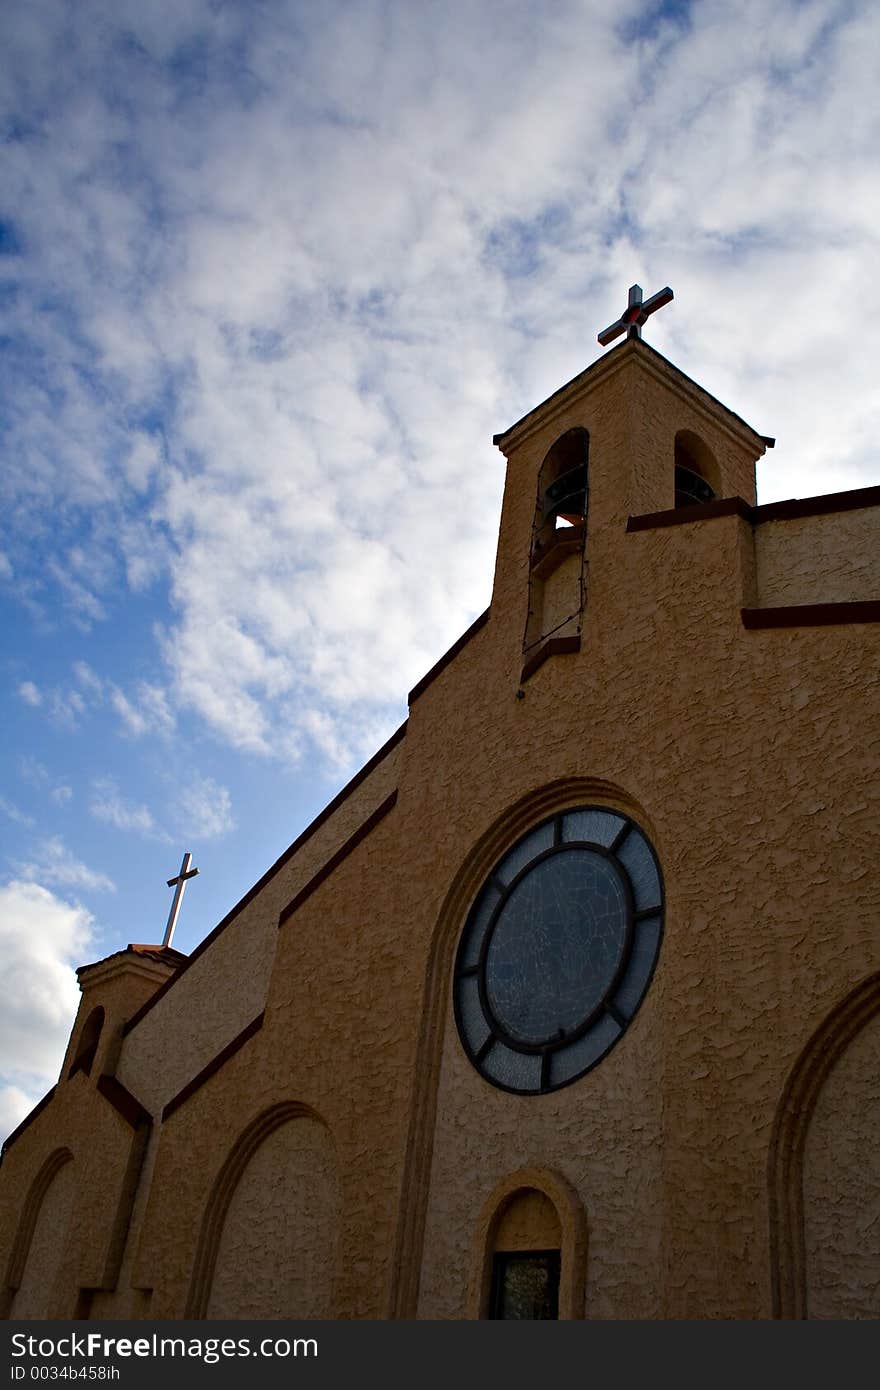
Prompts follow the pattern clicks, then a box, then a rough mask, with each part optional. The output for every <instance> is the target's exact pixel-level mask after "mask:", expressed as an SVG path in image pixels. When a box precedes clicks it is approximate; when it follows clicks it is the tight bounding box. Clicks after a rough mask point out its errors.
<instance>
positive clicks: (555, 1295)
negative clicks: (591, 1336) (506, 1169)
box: [469, 1167, 587, 1320]
mask: <svg viewBox="0 0 880 1390" xmlns="http://www.w3.org/2000/svg"><path fill="white" fill-rule="evenodd" d="M473 1260H474V1264H473V1266H472V1269H473V1274H472V1279H471V1290H470V1296H469V1307H470V1316H471V1317H474V1318H499V1319H500V1318H503V1319H505V1320H507V1319H514V1318H517V1319H541V1320H544V1319H551V1318H560V1319H565V1320H569V1319H579V1318H582V1317H583V1316H584V1286H585V1281H586V1272H587V1223H586V1217H585V1214H584V1209H583V1206H582V1205H581V1201H580V1198H579V1197H578V1194H577V1192H576V1191H575V1189H574V1188H573V1187H572V1186H571V1184H570V1183H569V1182H568V1180H567V1179H566V1178H564V1177H563V1176H562V1174H561V1173H556V1172H554V1171H553V1170H552V1169H549V1168H543V1167H529V1168H520V1169H519V1170H518V1171H517V1172H515V1173H509V1174H508V1176H507V1177H505V1178H503V1179H502V1180H501V1182H499V1183H498V1185H497V1186H496V1187H495V1189H494V1191H493V1192H492V1193H491V1194H490V1195H489V1196H488V1197H487V1199H486V1201H485V1202H484V1204H483V1209H482V1211H481V1213H480V1219H479V1221H478V1223H477V1227H476V1230H475V1232H474V1245H473Z"/></svg>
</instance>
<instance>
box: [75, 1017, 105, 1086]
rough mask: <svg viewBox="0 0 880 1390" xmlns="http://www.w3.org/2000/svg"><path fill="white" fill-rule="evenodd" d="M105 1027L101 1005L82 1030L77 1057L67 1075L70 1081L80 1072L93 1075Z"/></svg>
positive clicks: (77, 1047)
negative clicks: (93, 1065) (93, 1066)
mask: <svg viewBox="0 0 880 1390" xmlns="http://www.w3.org/2000/svg"><path fill="white" fill-rule="evenodd" d="M103 1027H104V1010H103V1008H102V1007H101V1005H100V1004H99V1005H98V1006H97V1008H95V1009H92V1011H91V1013H90V1014H89V1016H88V1018H87V1019H86V1021H85V1023H84V1024H83V1026H82V1029H81V1030H80V1035H79V1040H78V1042H77V1045H76V1056H75V1057H74V1059H73V1062H72V1064H71V1067H70V1071H69V1072H68V1073H67V1079H68V1081H69V1080H70V1079H71V1077H73V1076H76V1073H77V1072H78V1071H81V1072H83V1073H84V1074H85V1075H86V1076H89V1075H90V1074H91V1070H92V1064H93V1062H94V1060H95V1056H96V1054H97V1051H98V1043H99V1042H100V1041H101V1032H102V1030H103Z"/></svg>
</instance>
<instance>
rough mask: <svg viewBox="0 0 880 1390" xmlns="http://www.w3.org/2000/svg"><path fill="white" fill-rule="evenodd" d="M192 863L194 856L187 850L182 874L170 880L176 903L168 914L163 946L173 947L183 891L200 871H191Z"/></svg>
mask: <svg viewBox="0 0 880 1390" xmlns="http://www.w3.org/2000/svg"><path fill="white" fill-rule="evenodd" d="M191 863H192V855H191V854H190V852H189V850H187V852H186V854H185V855H184V856H183V859H182V861H181V865H180V873H179V874H178V875H177V878H169V879H168V887H169V888H173V889H174V890H175V891H174V901H173V902H172V904H171V911H170V912H169V914H168V925H167V927H166V928H165V940H164V941H163V942H162V945H163V946H170V945H171V938H172V936H173V935H174V928H175V927H176V926H177V914H178V913H179V912H180V903H181V899H182V898H183V890H184V888H185V887H186V881H187V879H188V878H195V876H196V874H197V873H198V869H191V868H190V867H189V866H190V864H191Z"/></svg>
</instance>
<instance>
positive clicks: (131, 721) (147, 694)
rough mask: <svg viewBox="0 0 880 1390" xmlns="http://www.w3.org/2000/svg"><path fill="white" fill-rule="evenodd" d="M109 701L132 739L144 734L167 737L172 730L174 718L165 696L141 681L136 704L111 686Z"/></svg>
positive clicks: (115, 687) (155, 686)
mask: <svg viewBox="0 0 880 1390" xmlns="http://www.w3.org/2000/svg"><path fill="white" fill-rule="evenodd" d="M109 698H110V704H111V706H112V707H113V709H114V710H115V711H116V713H117V714H118V715H119V718H120V719H121V720H122V724H123V727H124V728H125V730H126V732H127V733H129V734H132V735H133V736H134V737H135V738H140V737H141V736H142V735H143V734H146V733H158V734H165V735H167V734H170V733H171V732H172V731H173V729H174V724H175V719H174V715H173V714H172V712H171V708H170V706H169V703H168V696H167V694H166V693H165V691H164V690H163V689H162V688H161V686H158V685H151V684H150V683H149V682H148V681H140V682H139V684H138V687H137V695H136V697H135V700H136V703H135V702H133V701H132V700H130V699H129V698H128V696H127V695H126V694H125V692H124V691H122V690H120V688H119V686H117V685H114V686H111V688H110V697H109Z"/></svg>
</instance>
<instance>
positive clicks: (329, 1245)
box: [207, 1115, 339, 1318]
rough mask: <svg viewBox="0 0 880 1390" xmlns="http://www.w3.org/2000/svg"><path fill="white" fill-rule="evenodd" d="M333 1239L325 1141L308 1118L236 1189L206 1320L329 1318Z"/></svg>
mask: <svg viewBox="0 0 880 1390" xmlns="http://www.w3.org/2000/svg"><path fill="white" fill-rule="evenodd" d="M338 1233H339V1175H338V1173H337V1171H336V1155H335V1152H334V1150H333V1144H332V1141H331V1139H330V1136H329V1134H328V1132H327V1130H326V1128H325V1127H324V1125H322V1124H321V1123H320V1122H319V1121H318V1120H316V1119H313V1118H311V1117H310V1116H306V1115H304V1116H300V1117H298V1118H297V1119H293V1120H288V1121H287V1123H286V1124H283V1125H281V1126H279V1128H278V1129H276V1130H274V1131H273V1133H272V1134H271V1135H269V1137H268V1138H267V1139H266V1140H265V1142H264V1143H263V1144H262V1145H261V1146H260V1148H259V1149H258V1150H257V1152H256V1153H255V1154H254V1156H253V1158H252V1159H251V1161H250V1163H249V1164H248V1166H247V1168H246V1169H245V1171H244V1173H243V1174H242V1177H241V1179H240V1181H239V1182H238V1185H237V1187H236V1189H235V1192H234V1194H233V1197H232V1201H231V1203H230V1206H229V1209H228V1211H227V1213H226V1219H225V1221H224V1224H223V1234H222V1237H221V1240H220V1248H219V1251H218V1254H217V1263H216V1266H215V1270H214V1276H213V1280H212V1286H211V1296H210V1299H209V1301H208V1310H207V1316H208V1317H209V1318H328V1317H331V1316H332V1314H333V1281H334V1278H335V1275H336V1246H337V1238H338Z"/></svg>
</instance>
